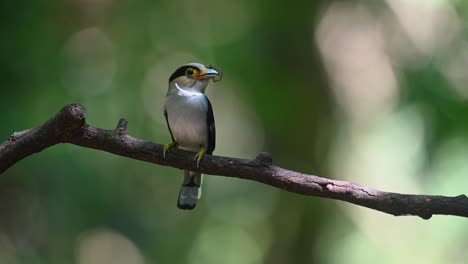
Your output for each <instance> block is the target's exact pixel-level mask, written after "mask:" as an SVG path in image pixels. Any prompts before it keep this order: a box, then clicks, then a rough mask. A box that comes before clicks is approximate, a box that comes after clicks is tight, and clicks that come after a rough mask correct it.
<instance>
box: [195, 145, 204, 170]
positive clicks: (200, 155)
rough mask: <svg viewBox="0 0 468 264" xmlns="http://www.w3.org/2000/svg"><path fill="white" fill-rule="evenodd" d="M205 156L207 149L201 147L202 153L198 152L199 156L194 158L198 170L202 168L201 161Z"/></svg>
mask: <svg viewBox="0 0 468 264" xmlns="http://www.w3.org/2000/svg"><path fill="white" fill-rule="evenodd" d="M204 154H205V147H203V146H202V147H201V148H200V151H198V153H197V155H195V157H194V158H193V160H196V161H197V168H199V167H200V160H201V159H202V157H203V155H204Z"/></svg>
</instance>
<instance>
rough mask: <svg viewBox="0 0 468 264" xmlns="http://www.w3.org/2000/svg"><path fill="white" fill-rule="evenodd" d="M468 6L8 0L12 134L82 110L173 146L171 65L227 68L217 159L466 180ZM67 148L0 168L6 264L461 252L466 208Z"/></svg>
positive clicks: (436, 188) (459, 185)
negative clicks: (386, 202) (197, 187)
mask: <svg viewBox="0 0 468 264" xmlns="http://www.w3.org/2000/svg"><path fill="white" fill-rule="evenodd" d="M467 22H468V4H467V3H466V1H461V0H460V1H447V0H445V1H444V0H425V1H423V0H420V1H416V0H413V1H410V0H406V1H405V0H386V1H351V0H350V1H294V2H292V1H289V2H284V1H262V0H257V1H248V0H239V1H213V0H212V1H203V2H200V1H186V0H184V1H170V0H163V1H153V0H141V1H130V0H65V1H53V0H50V1H43V0H38V1H13V0H6V1H2V2H0V34H1V41H0V78H1V79H0V85H1V96H0V112H1V113H2V114H1V128H0V141H4V140H6V139H8V137H9V136H10V135H11V134H12V133H13V132H14V131H20V130H24V129H27V128H31V127H34V126H37V125H39V124H41V123H42V122H44V121H45V120H47V119H48V118H49V117H51V116H52V115H54V114H55V113H56V112H57V111H58V110H59V109H60V108H61V107H62V106H64V105H65V104H68V103H80V104H82V105H84V106H85V107H86V109H87V113H88V117H87V121H88V123H90V124H91V125H94V126H97V127H102V128H108V129H113V128H114V127H115V125H116V124H117V121H118V119H119V118H120V117H125V118H127V119H128V121H129V133H130V134H131V135H133V136H135V137H139V138H143V139H147V140H151V141H154V142H158V143H167V142H169V140H170V136H169V133H168V131H167V128H166V124H165V120H164V117H163V114H162V107H163V102H164V96H165V93H166V90H167V80H168V77H169V75H170V74H171V73H172V72H173V71H174V70H175V69H176V68H177V67H178V66H180V65H182V64H185V63H188V62H193V61H197V62H201V63H204V64H207V65H208V64H212V65H215V66H216V67H217V68H218V69H222V70H223V71H224V79H223V81H222V82H219V83H216V84H211V85H210V86H209V87H208V90H207V94H208V96H209V97H210V99H211V102H212V104H213V108H214V111H215V118H216V126H217V131H218V133H217V149H216V150H215V154H217V155H227V156H235V157H241V158H253V157H255V156H256V155H257V153H258V152H260V151H268V152H270V153H272V155H273V159H274V163H275V164H276V165H279V166H282V167H286V168H289V169H293V170H297V171H301V172H305V173H313V174H317V175H321V176H324V177H329V178H334V179H340V180H347V181H353V182H357V183H359V184H362V185H366V186H369V187H373V188H377V189H380V190H386V191H393V192H406V193H426V194H441V195H459V194H462V193H466V190H467V188H468V187H467V186H468V162H467V159H468V122H467V116H468V104H467V99H468V85H467V84H468V74H467V68H468V31H467ZM181 175H182V173H181V171H179V170H177V169H173V168H166V167H161V166H156V165H153V164H148V163H143V162H139V161H134V160H130V159H126V158H122V157H118V156H113V155H110V154H107V153H104V152H98V151H94V150H90V149H83V148H80V147H77V146H73V145H59V146H55V147H52V148H49V149H46V150H44V151H43V152H41V153H40V154H37V155H34V156H32V157H29V158H27V159H25V160H23V161H21V162H20V163H18V164H16V165H15V166H13V167H12V168H11V169H10V170H8V171H7V172H6V173H4V174H3V175H2V177H1V178H0V262H1V263H13V264H14V263H28V264H29V263H31V264H34V263H57V264H58V263H60V264H63V263H77V264H84V263H86V264H94V263H117V264H119V263H126V264H141V263H376V262H379V263H384V264H385V263H467V261H468V252H467V251H466V248H467V246H468V226H467V222H466V220H465V219H462V218H457V217H445V216H435V217H433V218H432V219H431V220H429V221H423V220H421V219H418V218H416V217H397V218H396V217H392V216H389V215H384V214H382V213H379V212H376V211H371V210H368V209H364V208H360V207H357V206H354V205H351V204H346V203H342V202H336V201H332V200H325V199H318V198H311V197H302V196H299V195H295V194H290V193H287V192H284V191H279V190H276V189H274V188H272V187H268V186H265V185H262V184H259V183H255V182H249V181H243V180H239V179H233V178H224V177H205V184H204V192H203V197H202V200H201V201H200V203H199V205H198V206H197V208H196V210H194V211H181V210H178V209H177V208H176V199H177V195H178V192H179V187H180V183H181V180H182V179H181Z"/></svg>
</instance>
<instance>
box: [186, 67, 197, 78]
mask: <svg viewBox="0 0 468 264" xmlns="http://www.w3.org/2000/svg"><path fill="white" fill-rule="evenodd" d="M185 75H186V76H188V77H193V76H194V75H195V71H194V70H193V69H192V68H188V69H187V70H186V71H185Z"/></svg>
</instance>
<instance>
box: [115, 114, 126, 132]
mask: <svg viewBox="0 0 468 264" xmlns="http://www.w3.org/2000/svg"><path fill="white" fill-rule="evenodd" d="M127 124H128V121H127V119H125V118H120V120H119V122H118V123H117V127H116V128H115V130H116V131H119V134H126V133H127Z"/></svg>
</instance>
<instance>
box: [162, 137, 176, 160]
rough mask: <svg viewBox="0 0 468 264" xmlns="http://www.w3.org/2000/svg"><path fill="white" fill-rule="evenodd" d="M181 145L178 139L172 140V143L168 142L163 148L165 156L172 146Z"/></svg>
mask: <svg viewBox="0 0 468 264" xmlns="http://www.w3.org/2000/svg"><path fill="white" fill-rule="evenodd" d="M178 145H179V143H177V142H176V141H172V142H171V143H168V144H166V145H164V148H163V157H164V158H165V157H166V152H169V149H170V148H172V147H177V146H178Z"/></svg>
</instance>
